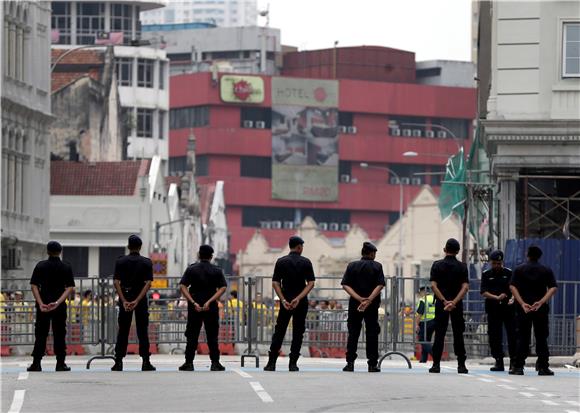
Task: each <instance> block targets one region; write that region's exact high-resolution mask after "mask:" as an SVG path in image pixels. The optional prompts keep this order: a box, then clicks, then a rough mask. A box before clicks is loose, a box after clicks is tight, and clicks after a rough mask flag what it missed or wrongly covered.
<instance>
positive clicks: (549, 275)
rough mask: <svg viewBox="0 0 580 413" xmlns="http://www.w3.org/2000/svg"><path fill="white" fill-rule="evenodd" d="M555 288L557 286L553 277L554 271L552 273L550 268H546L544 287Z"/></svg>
mask: <svg viewBox="0 0 580 413" xmlns="http://www.w3.org/2000/svg"><path fill="white" fill-rule="evenodd" d="M557 286H558V284H556V278H555V277H554V271H552V270H551V269H550V268H548V272H547V274H546V287H548V288H554V287H557Z"/></svg>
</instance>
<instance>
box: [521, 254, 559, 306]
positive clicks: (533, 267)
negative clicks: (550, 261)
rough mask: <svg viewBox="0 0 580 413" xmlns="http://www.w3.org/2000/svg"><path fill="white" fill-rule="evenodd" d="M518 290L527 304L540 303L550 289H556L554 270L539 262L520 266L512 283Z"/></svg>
mask: <svg viewBox="0 0 580 413" xmlns="http://www.w3.org/2000/svg"><path fill="white" fill-rule="evenodd" d="M510 284H511V285H513V286H514V287H516V288H517V289H518V292H519V293H520V295H521V296H522V299H523V300H524V302H525V303H527V304H530V305H532V304H534V303H535V302H536V301H540V300H541V299H542V297H543V296H544V295H546V292H547V291H548V289H550V288H552V287H556V286H557V285H556V279H555V278H554V273H553V272H552V270H551V269H550V268H548V267H546V266H544V265H542V264H540V263H538V262H527V263H525V264H521V265H518V266H517V267H516V269H515V270H514V275H513V276H512V281H511V283H510Z"/></svg>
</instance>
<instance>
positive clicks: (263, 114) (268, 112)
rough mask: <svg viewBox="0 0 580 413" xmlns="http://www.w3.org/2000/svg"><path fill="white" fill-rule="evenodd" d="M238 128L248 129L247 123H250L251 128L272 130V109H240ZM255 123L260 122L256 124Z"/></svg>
mask: <svg viewBox="0 0 580 413" xmlns="http://www.w3.org/2000/svg"><path fill="white" fill-rule="evenodd" d="M240 113H241V116H240V127H242V128H246V127H248V123H247V121H251V122H252V126H251V127H253V128H256V127H258V125H261V126H263V128H262V127H261V126H260V128H261V129H271V128H272V109H270V108H252V107H242V110H241V111H240ZM257 122H262V123H260V124H258V125H257V124H256V123H257Z"/></svg>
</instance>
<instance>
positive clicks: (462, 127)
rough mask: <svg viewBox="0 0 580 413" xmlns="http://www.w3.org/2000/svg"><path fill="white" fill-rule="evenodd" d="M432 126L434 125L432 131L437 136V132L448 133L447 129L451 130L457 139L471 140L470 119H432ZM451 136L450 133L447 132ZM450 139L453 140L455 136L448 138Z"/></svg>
mask: <svg viewBox="0 0 580 413" xmlns="http://www.w3.org/2000/svg"><path fill="white" fill-rule="evenodd" d="M431 124H432V125H433V128H432V130H433V131H434V132H435V134H437V132H441V131H443V132H446V131H445V129H448V130H450V131H451V132H452V133H453V135H455V137H456V138H457V139H467V138H469V125H470V124H471V121H470V120H469V119H449V118H439V119H431ZM437 126H443V127H444V128H445V129H442V128H438V127H437ZM446 133H447V135H449V132H446ZM447 138H449V139H453V136H447Z"/></svg>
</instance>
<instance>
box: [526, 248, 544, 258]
mask: <svg viewBox="0 0 580 413" xmlns="http://www.w3.org/2000/svg"><path fill="white" fill-rule="evenodd" d="M542 254H543V253H542V249H541V248H540V247H538V246H537V245H530V246H529V247H528V257H530V258H532V259H536V260H539V259H540V257H541V256H542Z"/></svg>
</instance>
